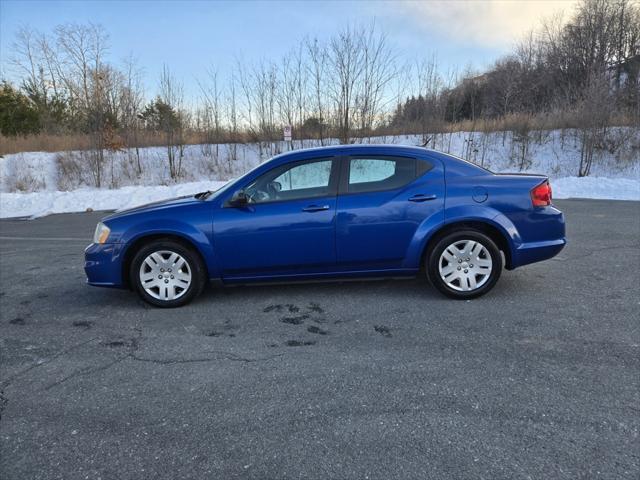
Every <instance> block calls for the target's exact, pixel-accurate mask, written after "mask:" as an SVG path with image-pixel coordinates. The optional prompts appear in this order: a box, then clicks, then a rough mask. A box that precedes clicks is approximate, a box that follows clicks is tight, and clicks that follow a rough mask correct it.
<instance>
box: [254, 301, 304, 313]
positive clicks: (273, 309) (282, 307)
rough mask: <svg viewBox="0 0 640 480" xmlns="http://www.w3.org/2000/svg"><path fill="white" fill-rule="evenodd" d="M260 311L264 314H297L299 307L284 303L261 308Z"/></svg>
mask: <svg viewBox="0 0 640 480" xmlns="http://www.w3.org/2000/svg"><path fill="white" fill-rule="evenodd" d="M262 311H263V312H264V313H269V312H284V311H288V312H289V313H298V312H299V311H300V307H297V306H296V305H294V304H292V303H285V304H280V303H277V304H274V305H269V306H267V307H265V308H263V309H262Z"/></svg>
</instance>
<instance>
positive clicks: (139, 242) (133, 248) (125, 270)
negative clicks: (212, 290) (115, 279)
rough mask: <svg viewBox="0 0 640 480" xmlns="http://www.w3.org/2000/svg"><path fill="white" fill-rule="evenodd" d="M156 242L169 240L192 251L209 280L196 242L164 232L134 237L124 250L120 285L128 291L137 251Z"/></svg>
mask: <svg viewBox="0 0 640 480" xmlns="http://www.w3.org/2000/svg"><path fill="white" fill-rule="evenodd" d="M157 240H170V241H172V242H176V243H179V244H180V245H182V246H183V247H185V248H188V249H189V250H192V251H193V252H195V253H196V255H198V257H199V258H200V261H201V262H202V265H203V267H204V269H205V273H206V275H207V278H209V267H208V265H207V261H206V259H205V257H204V255H203V254H202V251H201V250H200V248H198V245H197V244H196V242H194V241H193V240H191V239H189V238H187V237H185V236H183V235H180V234H177V233H174V232H166V233H165V232H154V233H149V234H144V235H140V236H139V237H136V238H135V239H133V240H131V241H130V243H129V244H128V245H127V247H126V249H125V250H124V252H123V253H122V267H121V272H120V275H121V278H122V284H123V285H124V287H125V288H129V289H131V288H132V285H131V281H130V278H129V269H130V268H131V262H132V261H133V258H134V257H135V255H136V253H138V251H139V250H140V249H141V248H143V247H144V245H146V244H148V243H149V242H152V241H157Z"/></svg>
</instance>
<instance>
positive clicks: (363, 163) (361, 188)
mask: <svg viewBox="0 0 640 480" xmlns="http://www.w3.org/2000/svg"><path fill="white" fill-rule="evenodd" d="M348 163H349V174H348V182H346V186H345V187H346V188H345V189H346V191H347V192H348V193H363V192H375V191H381V190H393V189H396V188H401V187H403V186H404V185H406V184H408V183H410V182H412V181H413V180H414V179H415V178H416V177H417V175H418V171H417V166H416V159H414V158H407V157H386V156H385V157H371V156H362V157H360V156H358V157H355V156H354V157H350V158H349V161H348ZM419 163H425V165H426V166H427V170H428V169H429V168H430V164H429V163H427V162H424V161H419ZM420 170H421V173H420V175H422V174H424V173H425V172H426V171H427V170H425V168H424V166H423V165H421V166H420Z"/></svg>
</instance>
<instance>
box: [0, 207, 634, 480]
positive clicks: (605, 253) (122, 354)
mask: <svg viewBox="0 0 640 480" xmlns="http://www.w3.org/2000/svg"><path fill="white" fill-rule="evenodd" d="M557 204H558V205H559V207H560V208H561V209H563V210H564V211H565V213H566V216H567V222H568V237H569V241H570V243H569V245H568V247H567V248H566V249H565V250H564V251H563V252H561V254H560V255H559V256H558V257H556V258H555V259H553V260H550V261H547V262H543V263H540V264H536V265H531V266H528V267H524V268H522V269H519V270H516V271H513V272H505V273H504V275H503V277H502V279H501V280H500V282H499V283H498V285H497V286H496V288H495V289H494V290H493V291H492V292H491V293H490V294H488V295H487V296H485V297H483V298H481V299H477V300H473V301H466V302H459V301H452V300H449V299H446V298H444V297H441V296H440V295H439V294H438V293H437V292H436V291H435V290H434V289H433V288H431V287H430V286H428V284H426V282H425V281H424V280H422V279H417V280H409V281H376V282H347V283H322V284H304V285H271V286H253V287H235V288H213V287H211V288H208V289H207V290H206V292H205V294H204V295H203V296H201V297H200V298H199V299H197V300H196V301H195V302H194V303H193V304H191V305H189V306H187V307H184V308H181V309H176V310H159V309H153V308H151V307H148V306H146V305H144V304H143V303H141V301H139V300H138V298H137V296H135V295H134V294H132V293H131V292H127V291H119V290H109V289H98V288H93V287H89V286H86V285H85V283H84V272H83V269H82V267H83V248H84V246H85V245H86V244H87V243H88V242H89V239H90V237H91V235H92V233H93V229H94V226H95V223H96V222H97V221H98V219H99V218H100V217H101V214H99V213H90V214H71V215H54V216H50V217H46V218H42V219H39V220H33V221H18V220H3V221H0V302H1V310H0V340H1V344H0V345H1V348H2V351H1V355H2V357H1V370H0V374H1V375H0V385H1V387H2V391H1V395H2V396H1V398H0V410H1V411H2V416H1V419H0V442H1V443H0V477H2V478H3V479H6V480H10V479H76V478H78V479H80V478H90V479H94V478H95V479H97V478H102V479H142V478H154V479H155V478H163V479H164V478H167V479H178V478H193V479H232V478H248V479H280V478H304V479H307V478H308V479H312V478H313V479H316V478H317V479H328V478H335V479H351V478H358V479H365V478H370V479H374V478H377V479H395V478H398V479H413V478H488V479H498V478H571V479H573V478H638V476H639V475H640V436H639V428H640V204H639V203H638V202H613V201H590V200H565V201H558V202H557Z"/></svg>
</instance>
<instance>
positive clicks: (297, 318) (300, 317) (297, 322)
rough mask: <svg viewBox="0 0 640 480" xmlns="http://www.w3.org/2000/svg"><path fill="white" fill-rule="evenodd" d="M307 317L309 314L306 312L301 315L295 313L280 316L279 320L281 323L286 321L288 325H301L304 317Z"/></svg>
mask: <svg viewBox="0 0 640 480" xmlns="http://www.w3.org/2000/svg"><path fill="white" fill-rule="evenodd" d="M308 318H309V315H307V314H306V313H305V314H303V315H297V316H295V317H282V318H281V319H280V321H281V322H282V323H288V324H290V325H302V324H303V323H304V321H305V320H306V319H308Z"/></svg>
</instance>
